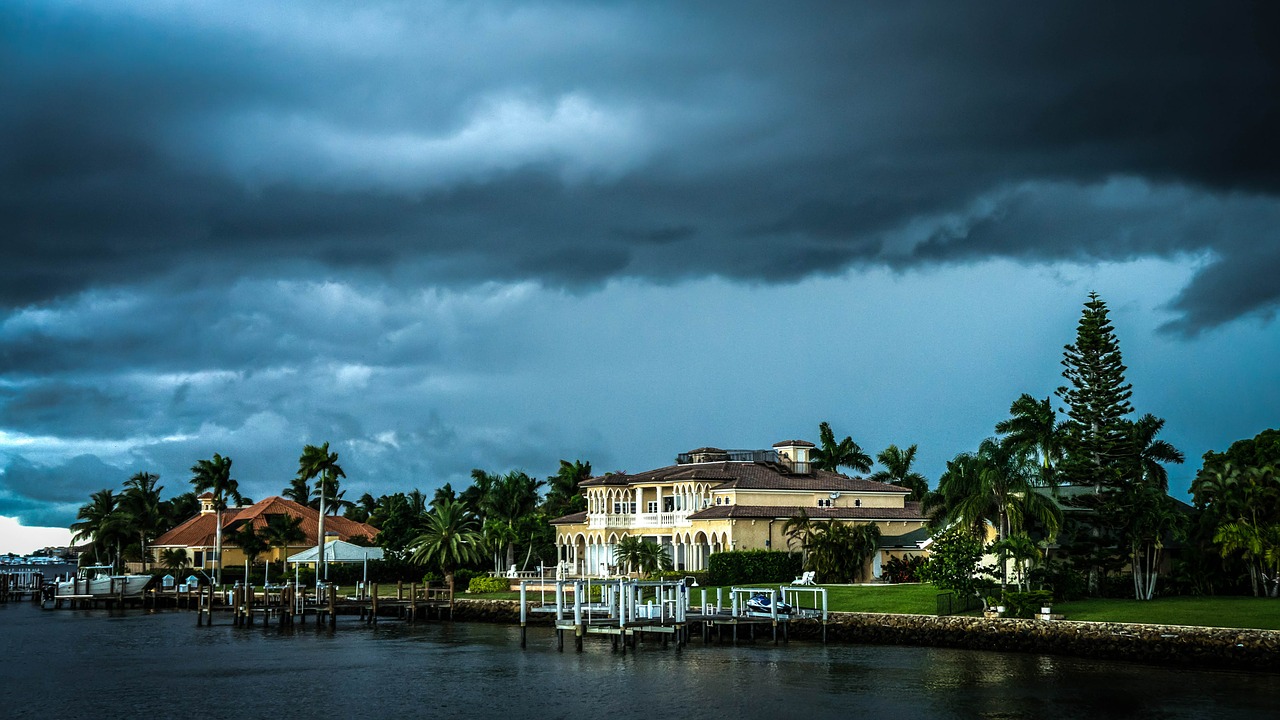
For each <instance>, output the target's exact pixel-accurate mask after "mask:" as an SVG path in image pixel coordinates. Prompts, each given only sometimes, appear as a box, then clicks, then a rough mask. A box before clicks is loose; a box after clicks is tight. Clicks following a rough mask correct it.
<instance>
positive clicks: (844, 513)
mask: <svg viewBox="0 0 1280 720" xmlns="http://www.w3.org/2000/svg"><path fill="white" fill-rule="evenodd" d="M801 509H802V508H800V507H799V506H796V505H714V506H712V507H709V508H707V509H706V510H699V511H698V512H696V513H693V514H692V515H690V516H689V519H690V520H722V519H727V518H734V519H756V520H758V519H770V520H782V519H787V518H790V517H792V516H793V515H795V514H796V513H797V512H799V511H800V510H801ZM803 510H804V511H805V514H807V515H808V516H809V517H810V518H811V519H813V520H925V519H927V518H925V516H924V515H923V514H922V513H921V512H920V503H918V502H908V503H906V507H900V508H894V507H887V508H885V507H829V508H827V507H806V508H803Z"/></svg>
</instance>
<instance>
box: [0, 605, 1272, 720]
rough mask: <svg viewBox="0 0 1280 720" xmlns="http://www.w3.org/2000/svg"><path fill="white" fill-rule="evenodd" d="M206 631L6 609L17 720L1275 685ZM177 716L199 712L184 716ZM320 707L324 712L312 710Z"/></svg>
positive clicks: (1081, 707)
mask: <svg viewBox="0 0 1280 720" xmlns="http://www.w3.org/2000/svg"><path fill="white" fill-rule="evenodd" d="M219 623H220V624H219V625H217V626H215V627H213V628H198V627H196V624H195V616H194V615H192V614H191V613H187V612H175V611H164V612H160V613H157V614H144V613H143V612H141V611H131V612H128V613H124V614H109V613H107V612H106V611H71V610H61V611H41V610H40V609H39V608H38V607H34V606H32V605H30V604H28V603H11V604H9V605H0V683H2V685H0V687H3V689H4V693H3V695H4V699H3V702H4V703H5V710H6V711H7V712H6V713H4V714H5V716H6V717H19V718H21V717H36V716H43V717H50V718H81V717H83V718H114V717H126V716H130V717H145V716H154V717H172V716H175V715H180V714H185V715H187V716H188V717H206V718H209V717H213V718H219V717H231V716H233V715H237V716H240V717H264V716H269V717H275V718H294V717H299V718H300V717H309V718H314V717H326V718H333V719H339V718H353V717H366V718H377V719H380V718H389V717H392V716H395V717H397V718H413V717H446V718H473V717H474V718H487V719H489V720H492V718H495V717H508V716H517V714H518V717H527V718H569V717H573V718H583V717H606V718H611V719H613V718H645V720H654V719H655V718H665V717H680V718H691V717H710V718H720V717H725V718H735V719H736V718H837V717H839V718H851V717H852V718H856V717H877V718H897V717H904V718H906V717H914V718H1054V717H1060V718H1090V719H1091V720H1097V719H1099V718H1111V717H1117V718H1118V717H1125V718H1204V717H1214V718H1230V717H1242V718H1243V717H1248V718H1260V717H1274V712H1275V707H1276V703H1277V701H1280V676H1277V675H1266V674H1248V673H1235V672H1213V671H1187V670H1173V669H1166V668H1160V667H1152V666H1145V665H1135V664H1126V663H1110V662H1095V661H1088V660H1079V659H1074V658H1063V657H1053V656H1046V655H1020V654H1001V653H987V652H969V651H959V650H942V649H932V648H910V647H872V646H856V645H852V646H841V645H831V646H827V647H823V646H821V645H817V644H810V643H801V642H792V643H791V644H790V645H789V646H781V647H778V648H775V647H774V646H773V645H772V644H769V643H766V642H761V643H760V644H758V645H754V646H752V645H740V646H739V647H736V648H734V647H730V646H728V645H724V646H716V645H708V646H706V647H703V646H701V645H699V644H697V642H696V641H695V643H694V644H693V645H692V646H691V647H690V648H689V649H687V650H686V651H684V652H683V653H677V652H675V649H674V646H672V648H671V649H668V650H662V649H661V646H660V645H657V644H653V645H649V646H648V647H642V648H641V650H640V652H639V653H630V652H629V653H627V654H626V655H625V656H622V655H618V654H614V653H612V652H611V651H610V649H609V645H608V643H607V642H606V641H604V640H603V639H599V638H588V639H587V647H586V651H585V652H583V653H581V654H578V653H575V652H573V646H572V643H567V645H568V647H567V648H566V651H565V652H564V653H558V652H556V650H555V642H554V638H553V636H552V634H551V631H550V630H548V629H545V628H533V629H531V630H530V634H529V639H530V643H529V648H528V649H527V650H525V651H521V650H520V648H519V633H518V629H516V628H514V627H507V626H500V625H483V624H478V623H476V624H471V623H456V624H442V625H438V624H420V625H417V626H407V625H403V624H400V623H398V622H394V621H390V622H382V623H380V624H379V626H378V627H377V628H376V629H374V628H368V627H365V626H364V625H362V624H360V623H359V622H358V621H357V620H356V619H355V618H341V619H340V621H339V626H338V630H337V631H336V632H330V631H329V630H327V629H324V630H317V629H315V627H314V626H312V625H308V626H306V627H298V628H296V629H295V630H294V631H292V632H289V633H287V634H283V635H282V634H280V633H279V632H278V631H277V629H276V628H274V627H272V628H271V629H270V630H264V629H263V628H262V626H261V625H258V626H255V627H253V628H233V627H231V626H230V624H229V621H228V619H227V618H225V617H224V618H219ZM179 703H183V704H185V705H186V706H187V708H188V709H189V711H190V712H185V711H184V709H183V708H182V707H180V706H179ZM318 708H323V709H324V711H323V713H317V709H318Z"/></svg>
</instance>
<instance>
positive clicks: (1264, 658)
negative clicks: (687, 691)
mask: <svg viewBox="0 0 1280 720" xmlns="http://www.w3.org/2000/svg"><path fill="white" fill-rule="evenodd" d="M535 604H536V603H535ZM454 619H455V620H467V621H473V622H498V623H518V622H519V621H520V603H519V602H518V601H515V600H471V599H467V600H458V601H457V602H456V603H455V607H454ZM550 622H551V618H550V616H548V615H545V614H542V613H531V614H530V615H529V623H530V624H535V623H536V624H550ZM821 631H822V627H821V625H820V624H819V623H817V622H816V621H811V620H802V621H797V622H795V623H793V624H792V626H791V628H790V636H791V637H792V638H799V639H818V638H820V637H821ZM827 641H828V642H841V643H867V644H882V645H924V646H932V647H949V648H963V649H968V650H996V651H1001V652H1029V653H1050V654H1061V655H1076V656H1080V657H1096V658H1106V659H1111V660H1133V661H1139V662H1154V663H1161V664H1174V665H1192V666H1201V667H1214V668H1232V669H1240V670H1263V671H1268V672H1277V671H1280V632H1278V631H1274V630H1241V629H1233V628H1210V627H1191V626H1183V625H1138V624H1132V623H1104V622H1075V621H1070V620H1051V621H1044V620H1018V619H1009V618H999V619H988V618H975V617H954V616H953V617H934V616H932V615H890V614H880V613H831V614H830V616H829V619H828V622H827Z"/></svg>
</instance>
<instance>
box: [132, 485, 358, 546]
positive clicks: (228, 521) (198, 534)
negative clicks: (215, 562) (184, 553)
mask: <svg viewBox="0 0 1280 720" xmlns="http://www.w3.org/2000/svg"><path fill="white" fill-rule="evenodd" d="M269 515H289V516H290V517H300V518H302V524H301V525H300V526H299V529H300V530H302V533H303V535H304V536H305V539H304V540H302V541H300V542H298V543H296V544H297V545H299V546H303V545H315V544H316V543H318V542H319V539H318V538H317V535H316V533H317V532H318V531H319V527H318V526H319V522H320V511H319V510H316V509H315V508H313V507H308V506H306V505H300V504H298V503H296V502H294V501H292V500H286V499H284V498H282V497H276V496H272V497H269V498H266V499H263V500H260V501H258V502H256V503H254V504H253V505H250V506H249V507H245V508H231V509H228V510H225V511H223V513H222V544H223V546H224V547H225V546H230V547H235V543H234V542H232V541H231V540H230V538H229V533H228V528H230V527H232V526H235V528H236V529H239V526H240V525H241V524H243V523H245V522H249V523H252V524H253V527H254V528H255V529H258V530H261V529H262V528H264V527H266V526H267V516H269ZM216 530H217V514H216V513H197V514H196V515H193V516H192V517H190V518H188V519H187V520H186V522H183V523H182V524H180V525H178V526H177V527H175V528H173V529H172V530H170V531H169V532H167V533H165V534H163V535H161V536H160V537H158V538H156V539H155V540H154V541H152V543H151V545H152V546H153V547H161V546H170V547H212V546H213V544H214V543H215V542H217V540H216V539H215V537H216V534H217V533H216ZM324 530H325V533H329V532H335V533H337V534H338V539H339V540H348V539H350V538H352V537H355V536H357V535H363V536H365V537H367V538H369V539H370V540H372V539H374V538H375V537H377V535H378V529H377V528H375V527H374V526H372V525H368V524H366V523H362V522H356V521H354V520H351V519H348V518H344V517H339V516H336V515H326V516H325V519H324Z"/></svg>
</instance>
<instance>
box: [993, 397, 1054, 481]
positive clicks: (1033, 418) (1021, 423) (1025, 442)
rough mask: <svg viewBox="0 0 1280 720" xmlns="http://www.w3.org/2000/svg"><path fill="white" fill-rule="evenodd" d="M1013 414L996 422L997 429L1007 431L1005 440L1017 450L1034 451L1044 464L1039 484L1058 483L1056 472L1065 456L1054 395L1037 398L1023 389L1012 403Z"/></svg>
mask: <svg viewBox="0 0 1280 720" xmlns="http://www.w3.org/2000/svg"><path fill="white" fill-rule="evenodd" d="M1009 415H1010V417H1009V418H1008V419H1007V420H1001V421H1000V422H998V423H996V432H998V433H1000V434H1001V435H1004V438H1003V439H1002V440H1001V442H1002V443H1003V444H1004V445H1005V447H1007V448H1009V449H1010V450H1012V451H1014V452H1017V453H1025V454H1028V455H1034V456H1035V457H1036V458H1037V461H1038V464H1039V467H1040V473H1039V475H1040V477H1039V479H1038V482H1037V483H1036V484H1038V485H1040V486H1041V487H1057V485H1058V477H1057V474H1056V473H1055V472H1054V469H1055V466H1056V465H1057V463H1058V461H1059V460H1061V459H1062V454H1063V449H1062V428H1061V427H1059V425H1058V420H1057V414H1056V413H1055V412H1054V409H1053V402H1052V400H1051V399H1050V398H1047V397H1046V398H1045V399H1044V400H1037V399H1035V398H1034V397H1032V396H1030V395H1028V394H1027V393H1023V394H1022V395H1021V396H1020V397H1019V398H1018V399H1017V400H1014V401H1013V405H1011V406H1010V407H1009Z"/></svg>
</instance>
